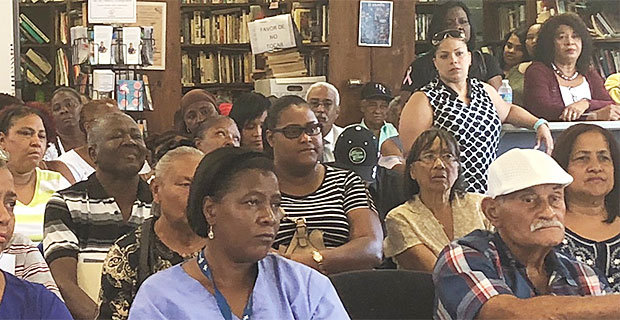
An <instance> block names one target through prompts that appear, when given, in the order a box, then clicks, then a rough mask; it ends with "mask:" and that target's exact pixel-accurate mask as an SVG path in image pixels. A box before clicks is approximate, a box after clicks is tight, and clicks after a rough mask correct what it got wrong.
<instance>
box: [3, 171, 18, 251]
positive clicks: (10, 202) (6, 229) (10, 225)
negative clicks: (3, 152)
mask: <svg viewBox="0 0 620 320" xmlns="http://www.w3.org/2000/svg"><path fill="white" fill-rule="evenodd" d="M0 182H1V183H0V200H2V206H0V251H1V250H3V249H4V248H6V247H7V246H8V245H9V242H10V241H11V237H13V229H14V228H15V215H14V214H13V208H15V204H16V203H17V194H16V193H15V184H14V183H13V176H12V175H11V172H10V171H9V169H7V168H2V169H0Z"/></svg>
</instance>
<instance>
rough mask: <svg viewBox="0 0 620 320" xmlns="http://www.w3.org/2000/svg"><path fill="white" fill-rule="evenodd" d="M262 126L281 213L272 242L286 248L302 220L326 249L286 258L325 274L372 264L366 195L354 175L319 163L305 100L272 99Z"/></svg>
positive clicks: (373, 217)
mask: <svg viewBox="0 0 620 320" xmlns="http://www.w3.org/2000/svg"><path fill="white" fill-rule="evenodd" d="M265 125H266V127H267V131H266V138H267V142H268V145H269V146H270V147H271V148H272V149H273V159H274V166H275V172H276V174H277V176H278V181H279V183H280V191H281V192H282V208H283V209H284V210H285V211H286V213H287V219H285V220H283V221H282V223H281V224H280V230H279V231H278V235H277V237H276V239H275V242H274V247H275V248H279V247H280V246H282V249H284V247H286V249H287V250H288V249H290V246H291V245H292V243H293V238H294V235H295V234H296V232H297V235H298V236H302V234H300V232H302V231H300V230H299V228H298V227H299V226H300V225H302V224H303V225H305V230H307V233H308V234H309V235H310V236H311V235H312V232H314V231H315V230H318V232H322V234H323V240H324V246H325V248H326V249H322V248H316V250H313V251H312V252H308V251H305V252H293V253H292V254H290V255H289V254H286V256H287V257H289V258H291V259H293V260H295V261H298V262H301V263H303V264H305V265H308V266H311V267H313V268H315V269H317V270H319V271H321V272H323V273H325V274H333V273H338V272H343V271H350V270H360V269H371V268H373V267H376V266H378V265H379V264H380V263H381V239H382V238H383V235H382V231H381V224H380V222H379V216H378V214H377V211H376V209H375V205H374V203H373V201H372V198H371V197H370V196H369V194H368V190H367V188H366V186H365V185H364V182H363V181H362V178H360V176H358V175H357V174H355V173H354V172H352V171H348V170H343V169H337V168H334V167H331V166H328V165H324V164H321V163H320V162H319V160H321V159H322V149H323V138H322V135H321V125H320V123H319V122H318V120H317V118H316V116H315V114H314V112H313V111H312V110H311V109H310V107H309V106H308V105H307V104H306V102H305V101H304V100H303V99H302V98H300V97H297V96H284V97H282V98H280V99H278V100H277V101H276V102H275V103H274V105H273V106H272V107H271V109H270V110H269V114H268V115H267V119H266V121H265ZM315 234H316V232H315ZM295 239H297V238H295ZM289 252H290V250H289Z"/></svg>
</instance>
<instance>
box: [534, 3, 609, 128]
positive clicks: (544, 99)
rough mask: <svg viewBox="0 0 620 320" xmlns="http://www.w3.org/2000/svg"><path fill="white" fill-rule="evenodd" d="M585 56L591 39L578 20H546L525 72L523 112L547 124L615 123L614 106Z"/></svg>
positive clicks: (569, 16)
mask: <svg viewBox="0 0 620 320" xmlns="http://www.w3.org/2000/svg"><path fill="white" fill-rule="evenodd" d="M591 54H592V38H591V37H590V34H589V33H588V29H587V27H586V25H585V23H583V21H582V20H581V18H579V16H578V15H576V14H574V13H564V14H561V15H557V16H553V17H551V18H549V20H547V21H546V22H545V23H544V24H543V26H542V27H541V29H540V32H539V34H538V41H537V44H536V55H535V57H534V60H535V62H534V63H532V65H531V66H530V67H529V68H527V71H526V72H525V83H524V91H525V92H527V95H526V97H525V108H527V109H528V110H529V111H530V112H532V113H533V114H534V115H536V116H538V117H542V118H545V119H547V120H549V121H575V120H620V106H618V105H616V104H614V102H613V100H612V99H611V97H610V96H609V93H608V92H607V90H605V86H604V84H603V78H602V77H601V76H600V75H599V74H598V72H597V71H596V70H595V69H594V68H592V65H591Z"/></svg>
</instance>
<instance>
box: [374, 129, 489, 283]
mask: <svg viewBox="0 0 620 320" xmlns="http://www.w3.org/2000/svg"><path fill="white" fill-rule="evenodd" d="M459 157H460V152H459V146H458V143H457V142H456V140H455V139H454V137H453V136H452V135H451V134H450V133H448V132H446V131H444V130H442V129H436V128H432V129H429V130H426V131H424V132H422V134H421V135H420V136H419V137H418V138H417V139H416V141H415V143H414V144H413V147H412V148H411V151H410V152H409V156H408V157H407V162H406V167H405V168H406V169H405V181H404V182H405V183H404V186H405V195H406V197H407V198H408V199H409V200H408V201H407V202H405V203H403V204H402V205H400V206H399V207H396V208H394V209H393V210H391V211H390V212H389V213H388V215H387V216H386V218H385V227H386V230H387V237H386V238H385V240H384V242H383V243H384V246H383V249H384V254H385V256H386V257H388V258H390V257H391V258H392V259H393V260H394V262H396V265H397V266H398V268H399V269H411V270H416V271H424V272H432V271H433V267H434V266H435V262H436V261H437V256H438V255H439V252H441V250H442V249H443V248H444V247H445V246H447V245H448V244H449V243H450V241H453V240H454V239H457V238H460V237H462V236H465V235H466V234H468V233H470V232H472V231H474V230H476V229H488V227H489V223H488V221H487V220H486V218H485V217H484V213H482V210H481V207H480V203H481V201H482V199H483V198H484V196H483V195H481V194H478V193H468V192H465V190H464V189H463V177H462V176H461V169H462V168H461V163H460V162H459Z"/></svg>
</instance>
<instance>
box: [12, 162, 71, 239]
mask: <svg viewBox="0 0 620 320" xmlns="http://www.w3.org/2000/svg"><path fill="white" fill-rule="evenodd" d="M35 171H36V182H35V187H34V196H33V197H32V200H31V201H30V203H28V204H23V203H21V202H19V200H18V201H17V204H16V205H15V209H14V210H13V212H14V214H15V233H21V234H23V235H25V236H27V237H28V238H30V240H32V241H34V242H40V241H41V240H43V217H44V216H45V206H46V205H47V200H49V199H50V198H51V197H52V194H53V193H54V192H56V191H58V190H62V189H65V188H68V187H70V186H71V184H70V183H69V181H67V179H65V178H64V177H63V176H62V175H61V174H60V173H58V172H55V171H49V170H42V169H39V168H35Z"/></svg>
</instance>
